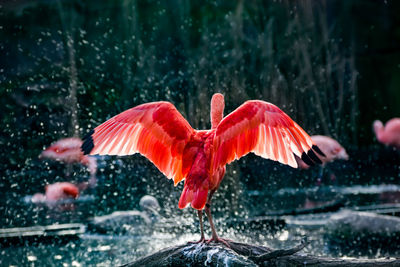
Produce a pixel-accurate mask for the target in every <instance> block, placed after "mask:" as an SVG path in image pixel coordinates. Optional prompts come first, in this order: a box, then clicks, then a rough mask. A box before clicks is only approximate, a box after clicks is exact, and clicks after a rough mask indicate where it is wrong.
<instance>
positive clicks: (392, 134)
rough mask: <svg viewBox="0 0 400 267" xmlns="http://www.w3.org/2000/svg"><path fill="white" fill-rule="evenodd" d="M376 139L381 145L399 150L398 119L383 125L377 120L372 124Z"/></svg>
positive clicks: (399, 123) (399, 132)
mask: <svg viewBox="0 0 400 267" xmlns="http://www.w3.org/2000/svg"><path fill="white" fill-rule="evenodd" d="M373 127H374V131H375V135H376V139H378V141H379V142H381V143H382V144H385V145H388V146H393V147H395V148H397V149H400V118H393V119H391V120H389V121H387V122H386V125H385V126H383V123H382V122H381V121H379V120H376V121H374V124H373Z"/></svg>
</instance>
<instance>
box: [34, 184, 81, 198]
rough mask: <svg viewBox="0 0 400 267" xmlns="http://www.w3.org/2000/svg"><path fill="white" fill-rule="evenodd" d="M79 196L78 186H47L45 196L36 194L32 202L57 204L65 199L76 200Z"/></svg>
mask: <svg viewBox="0 0 400 267" xmlns="http://www.w3.org/2000/svg"><path fill="white" fill-rule="evenodd" d="M78 196H79V189H78V187H77V186H76V185H74V184H72V183H68V182H60V183H54V184H48V185H46V186H45V194H44V195H43V194H41V193H36V194H34V195H33V197H32V202H34V203H38V202H45V201H50V202H55V201H58V200H63V199H69V198H70V199H76V198H78Z"/></svg>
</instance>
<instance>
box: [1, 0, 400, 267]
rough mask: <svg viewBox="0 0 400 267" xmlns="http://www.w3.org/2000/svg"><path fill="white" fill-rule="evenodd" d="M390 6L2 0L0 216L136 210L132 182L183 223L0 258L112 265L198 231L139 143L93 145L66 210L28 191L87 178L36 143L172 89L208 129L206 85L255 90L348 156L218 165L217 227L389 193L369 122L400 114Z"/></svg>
mask: <svg viewBox="0 0 400 267" xmlns="http://www.w3.org/2000/svg"><path fill="white" fill-rule="evenodd" d="M399 12H400V2H399V1H390V0H388V1H383V0H382V1H380V0H363V1H360V0H348V1H338V0H322V1H312V0H302V1H222V0H221V1H181V0H173V1H151V0H149V1H134V0H123V1H73V0H71V1H61V0H59V1H53V0H40V1H24V0H21V1H16V0H15V1H8V0H6V1H1V2H0V54H1V57H0V116H1V121H2V129H1V131H0V166H1V167H0V192H1V195H2V198H1V199H0V214H2V217H1V218H0V228H10V227H27V226H34V225H50V224H53V223H72V222H79V223H82V222H83V223H86V222H87V221H88V220H90V218H93V217H94V216H101V215H106V214H110V213H112V212H113V211H117V210H132V209H139V199H140V198H141V197H142V196H144V195H152V196H154V197H156V198H157V199H158V200H159V202H160V205H161V209H162V212H163V213H164V216H165V217H167V218H175V219H174V222H175V223H176V224H178V225H179V223H180V221H182V220H183V219H182V218H189V222H190V223H191V224H193V225H194V226H193V228H189V230H187V229H186V228H184V227H183V228H184V229H183V230H181V231H178V232H177V233H176V234H174V235H172V234H171V233H170V230H168V231H161V230H160V231H159V235H157V236H153V237H152V238H147V239H146V238H145V239H134V241H132V239H130V238H127V239H123V241H121V239H113V238H112V237H113V236H114V235H112V234H111V235H108V236H107V237H104V236H101V237H99V235H97V234H93V235H86V236H85V237H84V238H81V240H80V241H79V242H78V243H77V242H72V243H68V244H67V245H63V246H61V245H60V246H54V245H46V246H44V245H36V246H32V245H29V246H28V245H26V246H18V250H17V251H18V252H17V254H15V255H16V256H15V257H10V255H11V254H12V253H11V252H13V253H15V251H16V250H15V248H13V247H7V249H4V250H3V251H2V252H0V263H1V262H2V263H4V266H8V265H18V263H21V262H22V263H25V264H28V263H36V264H38V265H41V264H58V263H60V262H63V263H65V264H70V265H73V264H75V265H76V264H78V265H79V264H83V266H87V265H90V264H105V265H107V264H121V263H126V262H129V261H130V260H134V259H136V258H138V257H140V256H143V255H146V254H148V253H149V252H150V251H152V250H154V249H155V248H163V247H166V246H168V245H171V239H172V240H174V242H179V241H180V242H181V243H182V242H183V241H188V240H195V239H197V238H198V235H197V233H198V230H197V225H196V223H197V219H196V217H195V212H194V211H193V210H191V209H185V210H179V209H178V208H177V203H178V199H179V195H180V192H181V189H182V184H181V185H179V186H178V187H177V188H174V186H173V183H172V182H171V181H169V180H167V179H165V178H164V177H163V175H162V173H160V172H159V171H158V170H157V168H156V167H155V166H153V165H152V164H151V163H150V162H149V161H148V160H147V159H145V158H144V157H142V156H140V155H134V156H130V157H101V158H100V157H98V158H97V162H98V172H97V179H98V182H97V187H96V188H95V189H91V191H88V192H87V193H84V194H82V197H83V198H82V200H81V201H77V202H76V203H75V205H76V206H75V207H74V209H70V210H58V209H54V207H53V208H49V207H47V206H46V205H42V206H40V205H39V206H38V205H35V204H33V203H28V202H29V201H24V200H26V196H31V195H33V194H35V193H36V192H43V191H44V186H45V185H47V184H50V183H55V182H60V181H65V180H68V181H70V182H74V183H79V182H82V181H86V180H87V179H88V178H89V173H88V172H87V171H86V168H84V167H82V166H79V165H74V166H73V167H72V169H70V171H69V174H68V176H66V175H65V164H63V163H60V162H57V161H51V160H43V159H39V158H38V155H39V154H40V153H41V152H42V151H43V149H45V148H46V147H48V146H49V145H50V144H51V143H53V142H54V141H56V140H58V139H61V138H65V137H72V136H74V137H83V136H84V135H85V134H86V133H87V132H88V131H89V130H91V129H92V128H94V127H95V126H97V125H98V124H100V123H102V122H104V121H105V120H107V119H109V118H111V117H112V116H114V115H115V114H117V113H119V112H122V111H124V110H125V109H128V108H130V107H133V106H135V105H138V104H141V103H145V102H152V101H161V100H163V101H170V102H172V103H173V104H174V105H175V106H176V107H177V109H178V110H179V111H180V112H181V113H182V114H183V115H184V117H185V118H186V119H187V120H188V121H189V123H190V124H191V125H192V126H193V127H194V128H197V129H206V128H210V119H209V112H210V110H209V104H210V99H211V96H212V94H213V93H215V92H221V93H223V94H224V95H225V101H226V110H225V114H228V113H229V112H231V111H233V110H234V109H235V108H236V107H238V106H239V105H240V104H242V103H243V102H244V101H246V100H249V99H262V100H265V101H268V102H271V103H274V104H276V105H277V106H279V107H280V108H281V109H282V110H283V111H285V112H286V113H287V114H289V116H290V117H291V118H293V119H294V120H295V121H296V122H297V123H298V124H299V125H300V126H301V127H302V128H303V129H304V130H306V131H307V132H308V133H309V134H310V135H317V134H318V135H327V136H331V137H333V138H334V139H336V140H337V141H338V142H339V143H340V144H341V145H342V146H343V147H344V148H346V150H347V153H348V155H349V160H348V161H336V162H333V163H331V164H330V165H327V166H326V168H324V171H323V172H322V175H320V170H319V169H318V168H310V169H309V170H295V169H291V168H289V167H286V166H283V165H281V164H279V163H276V162H272V161H269V160H264V159H261V158H258V157H256V156H254V155H249V156H247V157H246V158H243V159H241V160H239V161H238V162H235V163H233V164H231V165H229V166H228V167H227V169H228V170H227V175H226V177H225V179H224V182H223V183H222V184H221V188H220V190H219V191H218V193H217V195H216V197H215V200H214V201H215V202H214V203H215V205H214V210H215V213H216V215H215V217H216V220H217V225H218V224H219V225H222V224H224V223H225V222H226V221H227V220H232V219H235V218H239V217H246V218H250V219H251V218H252V217H254V216H261V215H265V216H267V215H271V214H272V213H275V215H276V214H277V213H278V214H285V211H287V210H295V209H297V208H299V205H300V204H299V203H302V204H303V203H306V201H310V199H311V201H312V202H313V204H312V205H311V206H313V207H314V206H318V203H322V204H323V203H325V202H327V201H332V200H338V199H339V200H340V203H344V204H343V205H345V206H346V207H360V206H365V205H381V204H382V203H386V202H390V203H397V202H398V201H400V190H399V185H400V170H399V168H400V164H399V162H400V161H399V160H400V155H399V152H398V151H395V150H393V149H392V148H391V147H385V146H384V145H382V144H380V143H379V142H377V140H376V138H375V134H374V132H373V130H372V123H373V121H374V120H375V119H380V120H382V121H383V122H386V121H387V120H389V119H391V118H393V117H397V116H399V114H400V17H399V16H398V14H399ZM318 179H319V181H317V180H318ZM277 192H278V193H277ZM387 192H389V193H390V197H387V196H386V198H385V196H382V195H383V194H384V193H387ZM397 192H399V193H398V194H397V196H396V193H397ZM85 196H86V197H85ZM388 198H390V200H387V199H388ZM343 199H345V200H343ZM78 200H79V199H78ZM343 201H344V202H343ZM307 203H308V204H310V203H309V202H307ZM316 203H317V204H316ZM335 203H336V202H335ZM302 204H301V205H302ZM301 205H300V208H302V206H301ZM307 207H310V206H307ZM303 208H304V207H303ZM181 217H182V218H181ZM307 220H311V221H314V222H316V221H317V219H315V218H311V219H307ZM286 223H288V221H287V220H286ZM188 227H189V226H188ZM221 227H222V226H221ZM222 228H224V230H222ZM222 228H221V230H222V231H223V233H222V235H225V236H227V237H231V238H235V239H242V240H244V241H248V242H249V241H251V242H257V241H254V240H258V241H259V240H261V241H260V243H264V244H265V242H267V243H268V242H271V243H268V244H269V245H271V246H273V247H282V246H283V247H284V246H286V245H287V244H286V243H285V242H284V241H288V242H289V241H293V240H298V239H299V236H300V235H303V234H305V235H310V234H309V233H307V232H304V231H303V232H302V233H300V234H299V233H298V232H291V231H289V230H283V232H282V230H281V229H280V230H279V231H278V234H277V235H278V237H276V234H271V233H268V234H266V233H264V232H262V231H260V232H257V234H256V236H257V238H256V237H255V236H254V235H251V234H249V236H250V237H243V236H242V230H243V229H239V228H237V227H232V228H229V227H222ZM248 228H251V226H249V227H248ZM185 229H186V230H185ZM221 230H220V231H221ZM285 231H286V232H285ZM182 233H186V234H188V233H189V234H192V235H189V236H185V235H183V236H182ZM323 234H324V235H325V232H323ZM260 236H261V237H260ZM288 236H289V237H288ZM291 237H293V238H292V239H291ZM141 238H143V237H141ZM317 239H319V238H318V237H315V240H317ZM116 240H117V241H116ZM138 240H141V241H140V242H139V241H138ZM143 240H144V241H143ZM163 240H164V241H163ZM165 240H167V241H165ZM176 240H178V241H176ZM276 240H281V242H276ZM396 240H397V239H396ZM274 242H275V243H274ZM282 242H283V243H282ZM127 244H130V245H127ZM396 244H398V241H397V243H396ZM332 246H333V245H332ZM399 247H400V245H399V246H398V247H396V248H394V252H393V251H389V252H387V253H388V254H385V253H383V252H382V255H393V253H397V252H398V251H400V250H399ZM88 248H89V249H88ZM329 248H330V243H329V238H328V239H327V240H323V241H320V243H317V244H316V245H313V246H311V248H309V250H308V252H310V253H313V254H316V255H336V256H337V255H339V256H343V255H353V256H354V255H355V256H367V257H376V256H381V255H377V252H376V250H374V249H372V250H371V248H368V249H369V250H368V249H367V250H366V251H367V252H359V251H354V250H353V251H351V250H350V252H349V251H346V250H343V249H342V250H341V249H340V248H339V249H338V248H337V247H335V248H334V249H329ZM43 251H46V253H47V254H46V255H48V256H43V255H44V254H43V253H44V252H43ZM337 251H339V252H337ZM368 251H369V252H368ZM334 252H335V253H336V254H335V253H334ZM75 265H74V266H75Z"/></svg>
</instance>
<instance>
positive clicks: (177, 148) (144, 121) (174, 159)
mask: <svg viewBox="0 0 400 267" xmlns="http://www.w3.org/2000/svg"><path fill="white" fill-rule="evenodd" d="M193 132H194V130H193V128H192V127H191V126H190V124H189V123H188V122H187V121H186V120H185V119H184V118H183V116H182V115H181V114H180V113H179V111H178V110H177V109H176V108H175V106H174V105H172V104H171V103H169V102H153V103H146V104H142V105H139V106H137V107H134V108H131V109H128V110H126V111H124V112H122V113H120V114H118V115H116V116H115V117H113V118H111V119H109V120H108V121H106V122H104V123H103V124H101V125H99V126H97V127H96V128H95V129H94V130H93V131H91V132H90V133H89V134H88V135H87V136H86V137H84V139H83V141H84V142H83V145H82V151H83V152H84V153H85V154H90V155H95V154H99V155H130V154H134V153H140V154H142V155H143V156H145V157H146V158H148V159H149V160H150V161H151V162H153V163H154V165H156V166H157V168H158V169H159V170H160V171H161V172H162V173H164V174H165V175H166V176H167V177H168V178H170V179H172V178H173V179H174V182H175V184H177V183H178V182H180V181H181V180H182V179H184V178H185V177H186V175H187V173H183V172H182V154H183V149H184V148H185V145H186V143H187V142H188V141H189V140H190V137H191V135H192V134H193Z"/></svg>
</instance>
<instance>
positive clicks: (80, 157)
mask: <svg viewBox="0 0 400 267" xmlns="http://www.w3.org/2000/svg"><path fill="white" fill-rule="evenodd" d="M82 143H83V142H82V140H81V139H80V138H76V137H70V138H63V139H60V140H58V141H57V142H55V143H53V144H52V145H51V146H49V147H48V148H46V149H45V150H44V151H42V153H41V154H40V155H39V157H40V158H48V159H53V160H57V161H61V162H65V163H67V164H72V163H80V164H82V165H84V166H87V168H88V169H89V172H90V179H89V186H94V185H95V184H96V171H97V163H96V159H95V158H93V157H89V156H86V155H84V154H83V152H82V151H81V146H82ZM80 186H82V187H83V188H81V189H85V188H84V187H85V185H84V184H80ZM86 187H87V185H86Z"/></svg>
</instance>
